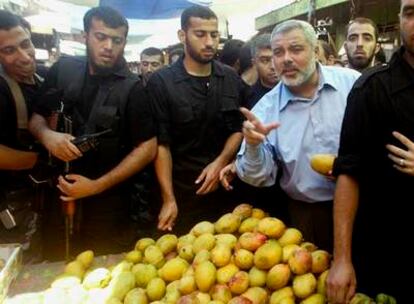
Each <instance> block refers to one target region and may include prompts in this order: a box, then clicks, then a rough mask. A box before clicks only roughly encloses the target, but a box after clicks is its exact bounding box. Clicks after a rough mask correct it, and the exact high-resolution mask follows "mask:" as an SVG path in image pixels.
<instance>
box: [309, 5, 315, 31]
mask: <svg viewBox="0 0 414 304" xmlns="http://www.w3.org/2000/svg"><path fill="white" fill-rule="evenodd" d="M315 15H316V0H309V10H308V22H309V23H310V24H312V25H313V26H315Z"/></svg>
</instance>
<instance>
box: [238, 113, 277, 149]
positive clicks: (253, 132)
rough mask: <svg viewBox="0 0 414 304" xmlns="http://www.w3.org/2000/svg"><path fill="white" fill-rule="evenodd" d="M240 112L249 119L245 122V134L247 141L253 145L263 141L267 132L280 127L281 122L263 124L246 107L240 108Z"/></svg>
mask: <svg viewBox="0 0 414 304" xmlns="http://www.w3.org/2000/svg"><path fill="white" fill-rule="evenodd" d="M240 112H242V114H243V115H244V116H245V117H246V119H247V120H245V121H244V123H243V136H244V139H245V140H246V143H247V144H249V145H252V146H257V145H259V144H260V143H262V142H263V141H264V140H265V138H266V136H267V134H269V133H270V131H272V130H273V129H277V128H278V127H279V125H280V124H279V123H277V122H272V123H270V124H263V123H262V122H261V121H260V120H259V119H258V118H257V117H256V116H255V115H254V114H253V113H252V112H251V111H249V110H248V109H246V108H243V107H242V108H240Z"/></svg>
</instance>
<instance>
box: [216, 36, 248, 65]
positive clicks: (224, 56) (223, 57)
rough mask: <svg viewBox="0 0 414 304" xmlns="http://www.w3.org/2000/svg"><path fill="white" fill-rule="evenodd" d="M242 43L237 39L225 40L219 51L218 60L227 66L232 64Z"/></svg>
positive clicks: (238, 53) (236, 58)
mask: <svg viewBox="0 0 414 304" xmlns="http://www.w3.org/2000/svg"><path fill="white" fill-rule="evenodd" d="M243 45H244V42H243V41H241V40H239V39H230V40H227V41H226V42H225V43H224V45H223V49H222V50H221V52H220V56H219V61H220V62H222V63H224V64H227V65H229V66H233V65H234V64H235V63H236V62H237V60H238V59H239V55H240V50H241V48H242V47H243Z"/></svg>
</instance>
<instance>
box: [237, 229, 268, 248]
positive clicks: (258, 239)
mask: <svg viewBox="0 0 414 304" xmlns="http://www.w3.org/2000/svg"><path fill="white" fill-rule="evenodd" d="M266 240H267V237H266V236H265V235H264V234H263V233H260V232H245V233H243V234H242V235H241V236H240V237H239V244H240V246H241V248H243V249H246V250H249V251H251V252H254V251H256V249H257V248H259V247H260V246H262V245H263V244H264V243H265V242H266Z"/></svg>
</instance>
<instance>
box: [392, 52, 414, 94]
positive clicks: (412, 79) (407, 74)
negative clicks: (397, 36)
mask: <svg viewBox="0 0 414 304" xmlns="http://www.w3.org/2000/svg"><path fill="white" fill-rule="evenodd" d="M404 52H405V48H404V47H401V48H400V49H399V50H398V51H396V52H395V53H394V54H393V55H392V58H391V60H390V63H389V65H390V69H391V92H392V93H396V92H398V91H400V90H403V89H405V88H407V87H409V86H412V85H413V84H414V69H413V68H412V67H411V66H410V64H409V63H408V62H407V61H406V60H405V59H404V57H403V54H404Z"/></svg>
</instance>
